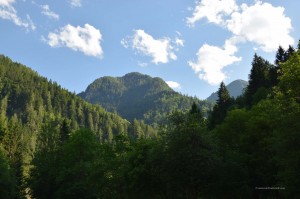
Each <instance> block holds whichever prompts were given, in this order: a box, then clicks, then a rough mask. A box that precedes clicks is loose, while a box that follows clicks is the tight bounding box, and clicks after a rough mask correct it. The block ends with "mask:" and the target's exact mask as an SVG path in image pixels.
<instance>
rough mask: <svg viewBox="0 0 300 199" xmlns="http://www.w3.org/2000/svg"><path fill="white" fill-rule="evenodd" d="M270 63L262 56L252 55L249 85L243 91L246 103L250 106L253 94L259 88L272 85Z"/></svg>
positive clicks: (252, 101)
mask: <svg viewBox="0 0 300 199" xmlns="http://www.w3.org/2000/svg"><path fill="white" fill-rule="evenodd" d="M271 68H272V66H271V64H270V63H269V62H268V61H266V60H264V59H263V58H262V57H260V56H257V54H255V55H254V58H253V61H252V69H251V72H250V75H249V85H248V87H247V89H246V92H245V97H246V105H247V106H252V105H253V103H254V95H255V94H256V92H257V91H258V90H259V89H260V88H265V89H267V88H270V87H272V84H271V79H270V72H269V71H270V69H271Z"/></svg>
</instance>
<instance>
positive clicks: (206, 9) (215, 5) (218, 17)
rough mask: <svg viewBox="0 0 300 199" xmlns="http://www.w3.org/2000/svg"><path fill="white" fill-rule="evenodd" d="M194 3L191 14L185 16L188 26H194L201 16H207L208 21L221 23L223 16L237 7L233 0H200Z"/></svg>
mask: <svg viewBox="0 0 300 199" xmlns="http://www.w3.org/2000/svg"><path fill="white" fill-rule="evenodd" d="M196 4H197V5H196V7H195V9H194V12H193V16H192V17H188V18H187V24H188V25H189V26H194V25H195V23H196V22H197V21H199V20H201V19H203V18H207V20H208V21H209V22H210V23H216V24H223V23H224V19H223V18H224V16H228V15H230V14H231V13H232V12H233V11H236V10H237V9H238V6H237V5H236V3H235V0H202V1H198V2H197V3H196Z"/></svg>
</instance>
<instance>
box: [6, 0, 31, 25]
mask: <svg viewBox="0 0 300 199" xmlns="http://www.w3.org/2000/svg"><path fill="white" fill-rule="evenodd" d="M14 2H15V1H14V0H0V18H2V19H6V20H9V21H12V22H13V23H14V24H16V25H17V26H21V27H24V28H26V30H29V29H31V30H35V28H36V27H35V25H34V23H33V22H32V20H31V19H30V17H29V15H26V17H27V19H26V20H24V19H21V18H20V17H19V16H18V13H17V11H16V9H15V8H14V7H13V5H12V4H13V3H14Z"/></svg>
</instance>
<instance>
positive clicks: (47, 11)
mask: <svg viewBox="0 0 300 199" xmlns="http://www.w3.org/2000/svg"><path fill="white" fill-rule="evenodd" d="M41 8H42V14H43V15H45V16H48V17H49V18H52V19H56V20H58V19H59V15H58V14H56V13H55V12H53V11H52V10H51V9H50V7H49V5H41Z"/></svg>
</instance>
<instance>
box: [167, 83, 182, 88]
mask: <svg viewBox="0 0 300 199" xmlns="http://www.w3.org/2000/svg"><path fill="white" fill-rule="evenodd" d="M166 83H167V84H168V86H169V87H170V88H172V89H181V85H180V84H179V83H178V82H174V81H166Z"/></svg>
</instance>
